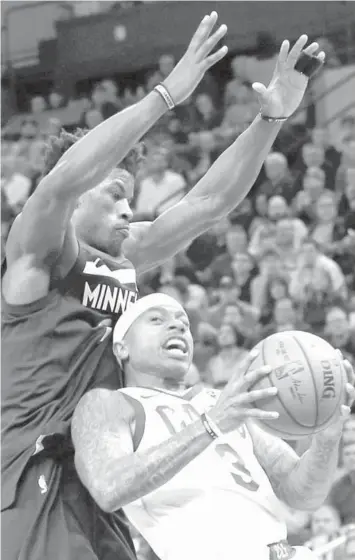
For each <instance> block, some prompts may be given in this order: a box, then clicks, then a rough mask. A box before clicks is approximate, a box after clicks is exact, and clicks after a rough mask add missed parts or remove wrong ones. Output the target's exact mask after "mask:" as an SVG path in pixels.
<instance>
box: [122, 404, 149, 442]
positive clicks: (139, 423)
mask: <svg viewBox="0 0 355 560" xmlns="http://www.w3.org/2000/svg"><path fill="white" fill-rule="evenodd" d="M122 395H123V396H124V397H125V398H126V399H127V401H128V402H129V404H130V405H131V406H132V407H133V410H134V416H135V429H134V434H133V449H134V451H137V449H138V447H139V444H140V442H141V441H142V438H143V434H144V429H145V418H146V414H145V410H144V407H143V405H142V404H141V403H140V402H139V401H137V400H136V399H134V398H133V397H131V396H130V395H128V394H127V393H122Z"/></svg>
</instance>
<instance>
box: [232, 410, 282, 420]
mask: <svg viewBox="0 0 355 560" xmlns="http://www.w3.org/2000/svg"><path fill="white" fill-rule="evenodd" d="M240 412H241V414H242V415H243V416H244V417H245V418H259V419H260V420H277V418H279V416H280V415H279V413H278V412H268V411H266V410H260V409H259V408H247V409H244V410H241V411H240Z"/></svg>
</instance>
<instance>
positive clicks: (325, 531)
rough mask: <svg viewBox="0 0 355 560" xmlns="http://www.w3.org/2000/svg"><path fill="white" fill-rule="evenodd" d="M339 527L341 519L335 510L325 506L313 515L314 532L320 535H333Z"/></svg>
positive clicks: (315, 534)
mask: <svg viewBox="0 0 355 560" xmlns="http://www.w3.org/2000/svg"><path fill="white" fill-rule="evenodd" d="M338 528H339V521H338V520H337V518H336V517H335V515H334V513H333V511H332V510H331V509H330V508H328V507H326V506H324V507H321V508H320V509H319V510H318V511H316V512H315V513H314V514H313V516H312V533H313V535H314V536H318V535H329V536H331V535H333V534H334V533H335V532H336V531H337V529H338Z"/></svg>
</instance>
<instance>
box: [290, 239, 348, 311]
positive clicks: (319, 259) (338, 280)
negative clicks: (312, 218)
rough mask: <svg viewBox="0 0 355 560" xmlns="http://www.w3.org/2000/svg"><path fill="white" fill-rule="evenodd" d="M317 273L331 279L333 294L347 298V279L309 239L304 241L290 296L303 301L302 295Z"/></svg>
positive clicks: (292, 279) (337, 266) (292, 280)
mask: <svg viewBox="0 0 355 560" xmlns="http://www.w3.org/2000/svg"><path fill="white" fill-rule="evenodd" d="M316 271H319V274H318V275H317V276H318V277H319V278H320V277H321V276H322V274H323V273H324V275H325V276H329V277H330V280H331V291H332V292H333V293H337V294H338V295H339V297H340V298H341V299H343V298H345V297H346V293H347V292H346V283H345V278H344V274H343V273H342V271H341V269H340V267H339V265H337V264H336V263H335V262H334V261H333V260H332V259H330V258H329V257H327V256H326V255H324V254H323V253H322V252H321V251H320V248H319V246H318V245H317V243H316V242H315V241H314V240H313V239H311V238H307V239H305V240H304V241H303V244H302V247H301V250H300V253H299V257H298V259H297V267H296V270H295V272H294V274H293V276H292V278H291V283H290V294H291V297H292V298H295V299H296V301H299V300H300V299H302V294H303V293H304V291H305V290H306V289H307V286H308V285H309V283H310V282H311V279H312V277H313V276H314V274H315V273H316Z"/></svg>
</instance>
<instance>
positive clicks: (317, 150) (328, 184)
mask: <svg viewBox="0 0 355 560" xmlns="http://www.w3.org/2000/svg"><path fill="white" fill-rule="evenodd" d="M301 153H302V161H301V162H299V164H298V166H297V168H298V169H299V170H300V172H301V178H302V177H304V175H305V174H306V171H307V169H309V168H310V167H318V168H321V169H323V171H324V173H325V188H326V189H330V190H334V189H335V174H336V168H334V167H333V165H332V163H331V162H329V161H327V160H326V157H325V148H324V146H321V145H319V144H318V145H315V144H310V143H307V144H304V145H303V146H302V151H301Z"/></svg>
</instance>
